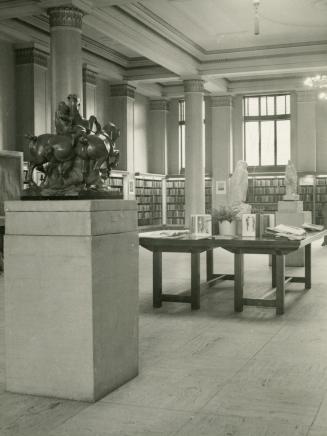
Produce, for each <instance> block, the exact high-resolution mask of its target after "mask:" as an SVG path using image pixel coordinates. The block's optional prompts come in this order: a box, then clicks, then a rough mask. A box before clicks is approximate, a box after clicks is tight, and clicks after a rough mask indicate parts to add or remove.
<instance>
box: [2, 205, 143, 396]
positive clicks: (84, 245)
mask: <svg viewBox="0 0 327 436" xmlns="http://www.w3.org/2000/svg"><path fill="white" fill-rule="evenodd" d="M5 209H6V234H5V242H4V243H5V250H4V252H5V342H6V352H5V356H6V357H5V361H6V389H7V390H8V391H11V392H19V393H25V394H35V395H46V396H54V397H60V398H69V399H74V400H86V401H96V400H98V399H100V398H101V397H103V396H104V395H106V394H107V393H109V392H110V391H112V390H113V389H115V388H117V387H118V386H120V385H122V384H123V383H125V382H127V381H128V380H130V379H131V378H133V377H134V376H136V375H137V373H138V235H137V232H136V222H137V219H136V203H135V202H134V201H124V200H81V201H78V200H77V201H14V202H6V205H5Z"/></svg>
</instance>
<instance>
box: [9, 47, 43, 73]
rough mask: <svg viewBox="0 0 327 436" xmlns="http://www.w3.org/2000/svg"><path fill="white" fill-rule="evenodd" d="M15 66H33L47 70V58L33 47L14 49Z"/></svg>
mask: <svg viewBox="0 0 327 436" xmlns="http://www.w3.org/2000/svg"><path fill="white" fill-rule="evenodd" d="M15 60H16V65H25V64H35V65H39V66H41V67H45V68H47V66H48V56H47V54H46V53H44V52H43V51H41V50H38V49H37V48H35V47H24V48H16V49H15Z"/></svg>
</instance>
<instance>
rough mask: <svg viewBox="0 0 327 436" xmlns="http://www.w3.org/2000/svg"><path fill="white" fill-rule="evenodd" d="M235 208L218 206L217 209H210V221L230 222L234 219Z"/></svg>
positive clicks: (235, 214)
mask: <svg viewBox="0 0 327 436" xmlns="http://www.w3.org/2000/svg"><path fill="white" fill-rule="evenodd" d="M236 216H237V210H235V209H232V208H231V207H230V206H219V208H218V209H213V210H212V221H213V222H214V221H218V222H222V221H229V222H230V223H231V222H232V221H234V220H235V219H236Z"/></svg>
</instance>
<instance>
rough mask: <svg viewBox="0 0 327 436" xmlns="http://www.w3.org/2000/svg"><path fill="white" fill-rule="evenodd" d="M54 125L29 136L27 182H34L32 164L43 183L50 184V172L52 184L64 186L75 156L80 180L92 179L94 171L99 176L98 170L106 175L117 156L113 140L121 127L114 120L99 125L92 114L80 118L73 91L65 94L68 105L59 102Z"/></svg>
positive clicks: (88, 180) (114, 163) (31, 184)
mask: <svg viewBox="0 0 327 436" xmlns="http://www.w3.org/2000/svg"><path fill="white" fill-rule="evenodd" d="M94 125H95V127H96V129H95V131H93V127H94ZM55 126H56V132H57V133H56V134H43V135H40V136H37V137H36V136H31V135H30V136H28V138H29V140H30V143H29V150H30V156H31V159H30V165H29V170H28V175H27V181H28V183H29V186H33V185H35V183H34V181H33V171H34V169H35V168H37V169H38V170H39V171H42V172H43V173H44V174H45V179H44V182H43V185H47V184H49V179H50V176H52V178H54V179H55V180H54V181H52V184H53V185H55V186H56V188H57V186H65V184H67V183H70V178H69V174H70V172H71V170H72V168H73V167H76V165H75V162H77V160H81V161H82V170H81V172H82V174H81V176H80V178H79V180H82V182H83V183H84V186H86V185H87V184H88V183H90V180H94V178H95V176H96V175H98V176H100V173H101V176H103V175H104V176H105V177H104V178H108V177H109V175H110V172H111V169H112V168H113V167H114V166H116V165H117V163H118V158H119V151H118V150H116V149H115V140H116V139H117V138H118V137H119V134H120V131H119V129H118V128H117V127H116V126H115V125H114V124H112V123H108V124H106V125H105V126H104V127H103V128H101V125H100V124H99V123H98V121H97V119H96V117H95V116H94V115H93V116H91V117H90V119H89V120H86V119H84V118H82V117H81V115H80V113H79V100H78V99H77V97H76V95H74V94H71V95H70V96H68V105H67V104H66V103H65V102H60V103H59V105H58V108H57V111H56V114H55ZM77 166H78V165H77ZM100 169H101V170H100ZM90 173H92V174H93V179H92V178H90V177H89V175H90ZM55 174H57V176H56V177H55Z"/></svg>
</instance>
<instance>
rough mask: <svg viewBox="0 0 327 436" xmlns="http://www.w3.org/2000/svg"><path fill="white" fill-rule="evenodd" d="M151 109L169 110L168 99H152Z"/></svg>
mask: <svg viewBox="0 0 327 436" xmlns="http://www.w3.org/2000/svg"><path fill="white" fill-rule="evenodd" d="M150 111H169V102H168V101H167V100H163V99H160V100H150Z"/></svg>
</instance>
